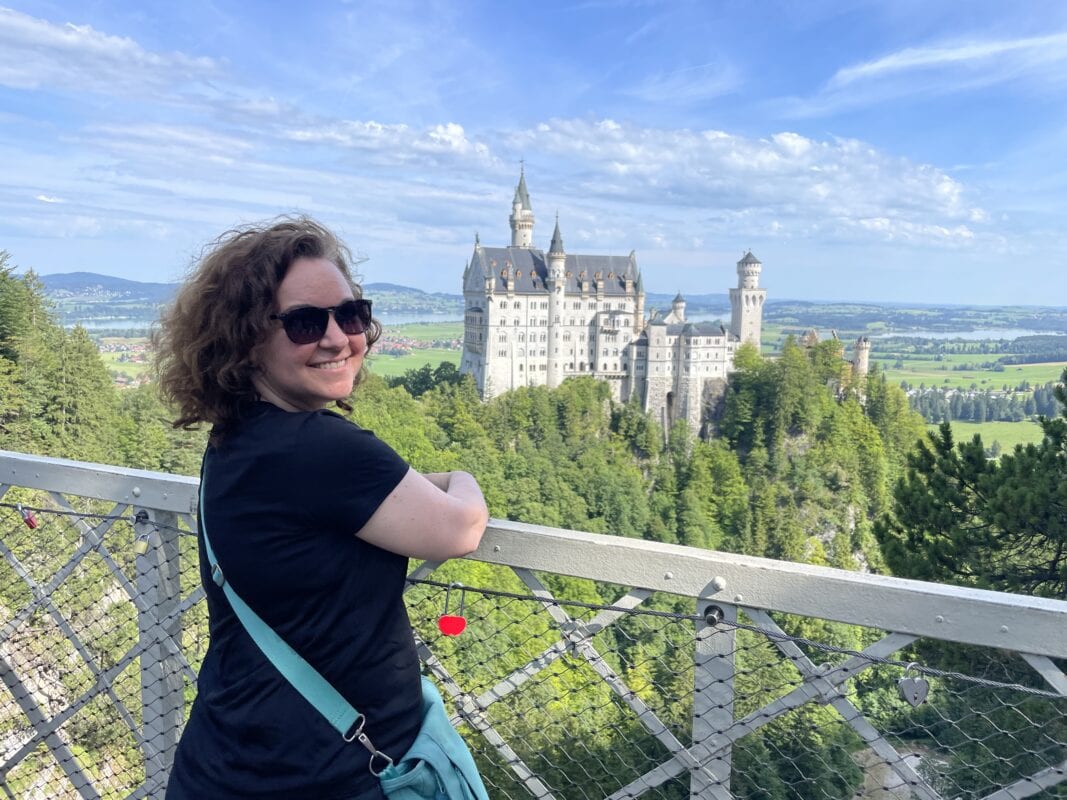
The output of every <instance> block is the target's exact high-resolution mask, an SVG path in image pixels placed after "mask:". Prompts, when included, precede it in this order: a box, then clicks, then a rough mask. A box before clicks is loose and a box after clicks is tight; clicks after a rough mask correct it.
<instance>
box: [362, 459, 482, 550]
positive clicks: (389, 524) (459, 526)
mask: <svg viewBox="0 0 1067 800" xmlns="http://www.w3.org/2000/svg"><path fill="white" fill-rule="evenodd" d="M488 521H489V510H488V509H487V508H486V505H485V498H484V497H483V496H482V490H481V489H480V488H479V486H478V482H477V481H476V480H475V479H474V477H473V476H472V475H471V474H470V473H467V472H430V473H427V474H426V475H420V474H419V473H418V472H416V471H415V470H413V469H409V470H408V473H407V475H405V476H404V478H403V479H402V480H401V481H400V483H399V484H397V487H396V488H395V489H393V491H392V492H391V493H390V495H389V496H388V497H387V498H385V500H384V501H383V502H382V504H381V505H380V506H378V510H377V511H375V512H374V516H372V517H371V518H370V520H368V521H367V524H366V525H364V526H363V528H362V529H360V531H359V532H358V533H357V534H356V535H357V536H358V537H359V538H361V539H363V540H364V541H366V542H370V543H371V544H373V545H376V546H378V547H380V548H382V549H383V550H388V551H390V552H392V553H397V554H399V555H402V556H410V557H411V558H424V559H430V560H432V561H444V560H445V559H446V558H456V557H458V556H465V555H467V554H468V553H473V552H474V551H475V550H476V549H477V548H478V543H479V542H480V541H481V540H482V533H484V532H485V525H486V523H487V522H488Z"/></svg>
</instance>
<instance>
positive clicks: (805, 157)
mask: <svg viewBox="0 0 1067 800" xmlns="http://www.w3.org/2000/svg"><path fill="white" fill-rule="evenodd" d="M510 145H511V146H512V147H513V148H514V149H517V150H520V151H522V152H524V153H528V154H537V153H541V154H543V158H542V159H541V160H542V161H549V162H552V163H559V164H561V165H565V166H562V167H561V170H562V171H564V172H566V173H569V174H571V175H572V176H573V175H580V176H581V179H580V180H579V181H573V180H572V181H569V182H566V183H565V184H564V188H565V190H566V191H567V193H568V194H569V196H570V198H571V199H572V202H574V203H575V204H576V205H582V206H585V205H591V204H595V203H601V204H603V203H604V202H614V203H619V204H621V207H622V208H623V209H624V212H623V213H628V214H633V215H634V217H635V223H636V225H637V227H639V226H640V224H641V220H640V216H642V215H643V213H644V212H641V211H640V210H639V209H641V208H642V207H651V208H657V209H660V210H662V211H663V212H664V214H665V215H666V216H668V217H673V218H676V219H682V218H683V217H686V216H688V219H689V223H688V224H689V226H690V227H691V226H692V220H693V219H694V215H697V216H699V217H703V218H705V219H709V220H710V222H708V223H704V224H709V225H711V226H712V227H716V228H719V229H720V230H721V231H722V232H723V233H730V232H736V234H735V235H740V234H745V233H746V232H751V233H752V235H756V234H759V233H761V232H762V233H764V234H766V232H767V231H771V232H773V233H775V234H776V235H785V234H786V233H788V234H789V235H803V232H804V231H807V232H808V235H812V236H814V235H815V233H814V232H816V231H817V232H818V235H820V236H826V235H830V236H836V237H838V238H841V239H846V240H863V239H865V238H870V237H872V236H873V237H877V238H885V237H890V238H893V239H894V240H901V241H908V242H920V241H922V242H926V243H929V244H933V245H945V244H947V243H952V244H954V245H957V244H961V243H966V242H970V241H973V240H975V239H977V238H979V237H980V234H981V226H985V225H987V223H988V220H989V216H988V214H987V213H986V212H985V211H984V210H983V209H982V208H981V207H980V206H979V205H978V203H977V202H976V200H975V198H973V197H971V193H970V192H968V190H967V188H966V187H965V186H964V185H963V184H961V183H960V182H958V181H957V180H956V179H954V178H953V177H952V176H950V175H948V174H947V173H946V172H944V171H943V170H941V169H938V168H937V167H935V166H932V165H929V164H922V163H917V162H914V161H911V160H908V159H905V158H900V157H897V156H893V155H891V154H888V153H885V152H883V151H880V150H878V149H877V148H874V147H872V146H870V145H868V144H866V143H864V142H861V141H858V140H855V139H825V140H817V139H812V138H808V137H804V136H801V135H799V134H797V133H794V132H790V131H785V132H780V133H776V134H774V135H773V136H770V137H769V138H766V139H762V138H761V139H753V138H746V137H743V136H738V135H734V134H729V133H726V132H723V131H715V130H710V131H689V130H677V129H675V130H668V129H655V128H643V127H638V126H634V125H630V124H624V123H619V122H616V121H614V120H599V121H597V120H587V119H578V120H575V119H567V120H560V119H557V120H552V121H550V122H547V123H542V124H539V125H537V126H535V127H533V128H530V129H528V130H525V131H522V132H519V133H516V134H514V135H513V136H512V137H511V142H510ZM531 190H532V187H531ZM968 226H972V227H973V226H979V227H978V228H976V229H972V227H968ZM681 227H682V226H679V230H681Z"/></svg>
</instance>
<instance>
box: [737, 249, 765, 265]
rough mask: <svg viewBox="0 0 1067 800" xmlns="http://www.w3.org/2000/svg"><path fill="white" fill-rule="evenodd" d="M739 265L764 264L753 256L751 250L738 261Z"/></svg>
mask: <svg viewBox="0 0 1067 800" xmlns="http://www.w3.org/2000/svg"><path fill="white" fill-rule="evenodd" d="M737 263H738V264H762V262H761V261H760V260H759V259H758V258H756V257H755V256H754V255H752V251H751V250H749V251H748V252H747V253H745V255H744V256H742V258H741V260H740V261H738V262H737Z"/></svg>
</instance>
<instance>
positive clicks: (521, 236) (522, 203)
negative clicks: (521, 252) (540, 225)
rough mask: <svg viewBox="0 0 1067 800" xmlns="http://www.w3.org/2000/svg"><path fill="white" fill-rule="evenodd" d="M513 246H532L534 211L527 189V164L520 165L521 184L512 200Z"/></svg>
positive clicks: (510, 218)
mask: <svg viewBox="0 0 1067 800" xmlns="http://www.w3.org/2000/svg"><path fill="white" fill-rule="evenodd" d="M508 221H509V222H510V223H511V246H512V247H532V246H533V226H534V213H533V208H532V207H531V206H530V193H529V192H528V191H526V165H525V164H522V165H521V166H520V167H519V185H518V186H516V187H515V199H514V200H512V201H511V217H509V218H508Z"/></svg>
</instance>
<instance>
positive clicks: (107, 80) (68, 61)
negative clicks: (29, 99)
mask: <svg viewBox="0 0 1067 800" xmlns="http://www.w3.org/2000/svg"><path fill="white" fill-rule="evenodd" d="M216 72H217V64H216V63H215V62H214V61H213V60H212V59H210V58H204V57H192V56H187V55H185V54H183V53H153V52H150V51H148V50H145V49H144V48H143V47H142V46H141V45H139V44H138V43H137V42H135V41H133V40H132V39H128V38H126V37H122V36H111V35H109V34H106V33H101V32H99V31H96V30H94V29H93V28H91V27H90V26H88V25H74V24H72V23H67V24H66V25H56V24H53V23H51V22H48V21H46V20H42V19H37V18H35V17H31V16H29V15H27V14H22V13H20V12H18V11H14V10H13V9H9V8H0V85H4V86H10V87H13V88H16V89H34V90H36V89H45V90H77V91H90V92H99V93H105V94H120V93H129V92H141V93H147V92H152V91H160V90H167V89H170V88H172V87H173V86H175V85H177V84H180V83H182V82H185V81H188V80H191V79H196V80H202V79H205V78H209V77H211V76H212V75H214V74H215V73H216Z"/></svg>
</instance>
